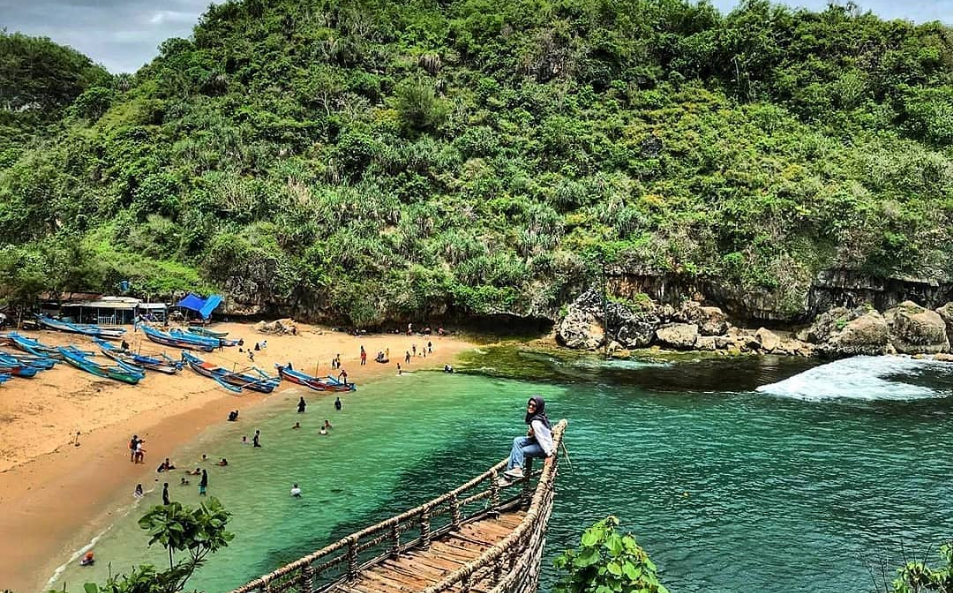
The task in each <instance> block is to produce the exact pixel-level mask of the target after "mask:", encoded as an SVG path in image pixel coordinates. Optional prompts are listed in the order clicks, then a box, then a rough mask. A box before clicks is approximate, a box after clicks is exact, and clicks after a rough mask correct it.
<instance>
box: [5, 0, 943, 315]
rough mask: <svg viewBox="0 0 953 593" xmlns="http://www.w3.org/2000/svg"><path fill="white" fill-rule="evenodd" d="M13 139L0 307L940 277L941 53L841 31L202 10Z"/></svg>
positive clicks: (434, 302)
mask: <svg viewBox="0 0 953 593" xmlns="http://www.w3.org/2000/svg"><path fill="white" fill-rule="evenodd" d="M8 110H9V108H8ZM37 142H38V145H37V146H36V147H35V148H33V149H32V150H29V151H26V152H24V153H23V154H22V155H19V158H17V159H16V160H15V161H13V162H10V161H9V160H8V161H5V162H0V242H2V243H5V244H6V247H3V248H0V295H2V294H3V291H4V287H6V288H5V290H6V293H7V294H8V295H9V296H8V298H15V299H22V298H26V297H28V295H29V293H30V291H26V292H25V293H24V288H23V287H24V286H39V285H45V286H50V287H53V288H55V289H65V288H96V287H99V288H103V289H105V290H110V289H111V288H113V287H114V286H115V283H116V282H117V281H118V280H119V279H121V278H129V279H131V280H132V281H133V290H134V291H137V292H140V293H149V294H152V295H157V294H163V293H168V292H171V291H174V290H182V289H186V288H190V287H196V286H198V287H199V288H202V287H215V288H219V289H224V290H226V291H228V293H229V294H231V295H233V296H235V297H236V298H237V299H239V300H244V301H246V302H254V303H257V304H265V305H267V306H270V307H272V308H281V309H283V310H284V311H287V312H296V313H298V314H304V315H308V316H321V315H325V316H337V317H341V318H344V319H346V320H349V321H351V322H353V323H356V324H359V325H373V324H376V323H379V322H381V321H382V320H384V319H388V318H401V317H403V318H410V317H417V316H425V315H433V314H441V313H443V312H444V311H451V312H456V313H462V314H467V315H485V314H492V313H495V312H503V311H506V312H514V313H520V314H543V315H554V314H555V312H556V311H558V309H559V307H560V305H562V304H564V303H565V302H567V300H569V299H570V298H571V297H572V296H573V295H574V294H575V292H576V291H577V290H578V289H579V287H580V286H582V285H584V284H585V283H587V282H589V281H591V279H592V274H593V268H594V264H595V262H597V261H600V260H602V261H606V262H608V263H610V264H613V265H617V266H620V267H622V268H627V269H641V270H652V271H657V272H659V273H664V274H672V275H681V276H685V277H690V278H699V279H704V280H707V281H711V282H716V283H721V284H723V285H726V286H733V287H736V288H737V289H740V290H743V291H770V292H774V293H776V294H778V295H780V297H779V298H781V300H783V302H784V303H785V306H786V307H788V308H789V309H790V310H792V311H793V310H796V309H798V308H799V307H800V306H801V300H802V298H803V296H804V294H805V292H806V289H807V287H808V285H809V284H810V282H811V279H812V278H813V276H814V274H815V273H816V272H817V271H818V270H821V269H824V268H830V267H837V268H850V269H856V270H859V271H862V272H865V273H867V274H870V275H871V276H877V277H888V276H892V277H896V276H916V277H919V278H925V279H931V280H949V279H950V278H953V258H951V253H953V247H951V246H953V242H951V233H953V231H951V229H953V166H951V162H953V161H951V160H950V157H951V155H953V152H951V144H953V33H951V31H950V30H949V29H947V28H946V27H944V26H941V25H939V24H924V25H913V24H911V23H906V22H898V21H892V22H887V21H882V20H880V19H878V18H877V17H875V16H873V15H871V14H864V13H861V12H859V11H858V10H856V9H855V8H853V7H850V6H848V7H839V6H832V7H830V8H828V9H827V10H825V11H823V12H820V13H815V12H808V11H803V10H792V9H788V8H783V7H780V6H773V5H770V4H769V3H767V2H763V1H760V0H751V1H748V2H745V3H744V4H743V5H742V6H741V7H740V8H739V9H738V10H736V11H734V12H732V13H730V14H727V15H722V14H719V13H718V11H716V10H715V9H714V8H713V7H711V6H710V5H709V4H707V3H704V2H703V3H701V4H696V3H694V2H686V1H683V0H621V1H614V2H609V1H608V0H514V1H512V2H493V1H490V0H442V1H437V0H411V1H407V2H396V1H387V0H376V1H371V0H367V1H355V0H345V1H343V2H338V1H335V2H330V1H320V0H308V1H305V2H299V1H292V0H273V1H268V2H266V1H264V0H245V1H243V2H234V1H230V2H226V3H224V4H222V5H218V6H212V7H211V8H210V9H209V11H208V13H207V14H206V15H205V16H204V17H203V18H202V19H201V22H200V23H199V24H198V26H197V27H196V28H195V30H194V33H193V36H192V38H191V39H188V40H185V39H170V40H168V41H166V42H165V43H163V44H162V46H161V48H160V55H159V57H158V58H157V59H156V60H155V61H154V62H152V63H151V64H150V65H148V66H146V67H144V68H143V69H141V70H140V71H139V72H137V73H136V74H135V75H134V76H133V77H131V79H130V78H128V77H125V78H122V79H121V80H120V81H118V82H117V81H107V82H103V83H101V84H96V85H93V86H90V87H88V88H86V89H85V90H84V91H83V92H82V94H80V95H79V96H78V97H77V99H76V100H75V101H73V102H72V104H71V105H70V107H69V108H68V110H67V113H66V116H65V118H64V119H63V120H62V121H61V123H60V126H59V127H58V129H57V132H56V133H55V134H51V135H48V136H47V137H45V138H43V139H41V140H37ZM0 152H2V151H0ZM67 262H68V263H67ZM64 266H65V267H64ZM21 276H25V277H24V278H21ZM14 289H15V290H14ZM0 298H2V296H0Z"/></svg>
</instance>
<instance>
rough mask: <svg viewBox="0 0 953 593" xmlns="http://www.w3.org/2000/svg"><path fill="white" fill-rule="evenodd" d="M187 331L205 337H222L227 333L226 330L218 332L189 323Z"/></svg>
mask: <svg viewBox="0 0 953 593" xmlns="http://www.w3.org/2000/svg"><path fill="white" fill-rule="evenodd" d="M189 333H193V334H198V335H200V336H205V337H207V338H224V337H225V336H227V335H228V332H218V331H215V330H212V329H209V328H207V327H201V326H197V325H190V326H189Z"/></svg>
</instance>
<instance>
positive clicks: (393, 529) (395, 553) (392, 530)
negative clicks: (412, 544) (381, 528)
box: [390, 523, 400, 558]
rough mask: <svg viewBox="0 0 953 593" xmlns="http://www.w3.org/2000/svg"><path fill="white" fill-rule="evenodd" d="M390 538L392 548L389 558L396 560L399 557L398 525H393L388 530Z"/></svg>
mask: <svg viewBox="0 0 953 593" xmlns="http://www.w3.org/2000/svg"><path fill="white" fill-rule="evenodd" d="M390 538H391V540H393V542H394V546H393V547H392V548H391V549H390V557H391V558H397V557H398V556H400V523H394V525H393V526H392V527H391V528H390Z"/></svg>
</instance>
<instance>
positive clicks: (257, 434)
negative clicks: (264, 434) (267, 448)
mask: <svg viewBox="0 0 953 593" xmlns="http://www.w3.org/2000/svg"><path fill="white" fill-rule="evenodd" d="M260 439H261V431H260V430H255V436H254V438H252V440H251V444H252V447H259V448H260V447H261V441H260Z"/></svg>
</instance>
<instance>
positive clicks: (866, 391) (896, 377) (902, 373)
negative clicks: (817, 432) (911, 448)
mask: <svg viewBox="0 0 953 593" xmlns="http://www.w3.org/2000/svg"><path fill="white" fill-rule="evenodd" d="M925 371H929V372H938V373H953V365H950V364H949V363H942V362H936V361H932V360H914V359H912V358H906V357H899V356H855V357H853V358H845V359H843V360H837V361H834V362H831V363H828V364H825V365H821V366H818V367H814V368H812V369H810V370H807V371H804V372H803V373H800V374H798V375H795V376H793V377H791V378H789V379H785V380H784V381H778V382H777V383H771V384H770V385H762V386H761V387H758V389H757V391H760V392H761V393H768V394H771V395H776V396H780V397H793V398H796V399H803V400H809V401H815V400H826V399H860V400H870V401H874V400H912V399H923V398H930V397H944V396H947V395H950V393H949V392H948V391H942V390H937V389H933V388H930V387H927V386H925V385H915V384H913V383H911V382H909V381H908V380H905V379H908V378H913V377H916V376H917V375H919V374H921V373H923V372H925Z"/></svg>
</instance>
